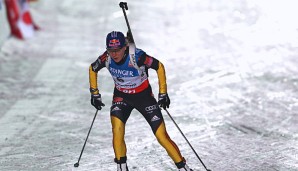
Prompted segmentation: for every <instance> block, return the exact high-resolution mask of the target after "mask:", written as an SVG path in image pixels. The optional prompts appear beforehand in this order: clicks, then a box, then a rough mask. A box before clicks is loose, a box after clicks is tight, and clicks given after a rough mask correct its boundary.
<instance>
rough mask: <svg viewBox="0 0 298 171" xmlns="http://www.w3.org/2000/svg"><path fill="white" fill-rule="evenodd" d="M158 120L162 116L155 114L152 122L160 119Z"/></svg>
mask: <svg viewBox="0 0 298 171" xmlns="http://www.w3.org/2000/svg"><path fill="white" fill-rule="evenodd" d="M158 120H160V118H159V117H158V116H156V115H154V116H153V118H152V119H151V122H154V121H158Z"/></svg>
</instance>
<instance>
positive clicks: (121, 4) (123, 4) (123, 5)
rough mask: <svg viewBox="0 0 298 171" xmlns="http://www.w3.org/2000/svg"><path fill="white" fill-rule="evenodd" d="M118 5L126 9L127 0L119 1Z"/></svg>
mask: <svg viewBox="0 0 298 171" xmlns="http://www.w3.org/2000/svg"><path fill="white" fill-rule="evenodd" d="M119 6H120V8H122V9H126V10H128V6H127V2H120V3H119Z"/></svg>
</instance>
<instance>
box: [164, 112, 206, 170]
mask: <svg viewBox="0 0 298 171" xmlns="http://www.w3.org/2000/svg"><path fill="white" fill-rule="evenodd" d="M164 110H165V111H166V112H167V114H168V115H169V117H170V118H171V120H172V121H173V122H174V124H175V126H176V127H177V128H178V130H179V131H180V133H181V135H182V136H183V137H184V139H185V140H186V142H187V143H188V145H189V146H190V148H191V149H192V151H193V152H194V153H195V155H196V156H197V158H198V159H199V160H200V162H201V163H202V165H203V166H204V168H205V169H206V171H211V170H209V169H207V167H206V166H205V164H204V163H203V161H202V160H201V158H200V157H199V155H198V154H197V152H196V151H195V149H194V148H193V147H192V145H191V144H190V142H189V141H188V140H187V138H186V137H185V135H184V134H183V132H182V131H181V129H180V128H179V126H178V125H177V123H176V122H175V121H174V119H173V117H172V116H171V115H170V113H169V112H168V110H167V109H164Z"/></svg>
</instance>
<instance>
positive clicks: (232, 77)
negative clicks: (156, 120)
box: [0, 0, 298, 171]
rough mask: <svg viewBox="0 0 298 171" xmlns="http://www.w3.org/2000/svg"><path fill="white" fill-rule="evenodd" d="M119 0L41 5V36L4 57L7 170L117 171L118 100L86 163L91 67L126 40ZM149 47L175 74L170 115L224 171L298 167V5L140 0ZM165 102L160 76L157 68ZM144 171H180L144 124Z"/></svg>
mask: <svg viewBox="0 0 298 171" xmlns="http://www.w3.org/2000/svg"><path fill="white" fill-rule="evenodd" d="M118 4H119V1H109V0H100V1H99V0H88V1H82V0H60V1H52V0H39V1H37V2H35V3H31V6H30V7H31V8H30V10H31V14H32V16H33V18H34V20H35V22H36V23H37V24H38V25H39V26H40V27H41V30H40V31H38V32H37V33H36V34H35V37H34V38H31V39H28V40H25V41H20V40H17V39H15V38H10V39H8V40H7V41H6V42H5V43H4V44H3V46H2V47H1V52H0V110H1V111H0V147H1V148H0V170H3V171H11V170H13V171H19V170H24V171H41V170H54V171H57V170H65V171H69V170H74V171H87V170H88V171H91V170H94V171H95V170H96V171H98V170H99V171H115V170H116V164H115V163H114V162H113V158H114V153H113V148H112V134H111V125H110V118H109V106H110V105H111V100H112V90H113V81H112V78H111V77H110V75H109V73H108V72H107V70H106V69H103V70H102V71H101V72H100V73H99V79H98V81H99V86H100V92H101V93H102V97H103V101H104V103H105V104H106V107H104V109H103V110H101V111H99V114H98V116H97V118H96V120H95V123H94V125H93V129H92V131H91V133H90V136H89V139H88V142H87V144H86V147H85V151H84V153H83V156H82V158H81V161H80V166H79V167H78V168H74V167H73V164H74V163H76V162H77V160H78V157H79V154H80V152H81V149H82V146H83V144H84V141H85V138H86V136H87V133H88V130H89V128H90V124H91V121H92V119H93V117H94V114H95V111H96V110H95V109H94V108H93V107H92V106H91V105H90V95H89V82H88V67H89V65H90V64H91V63H92V62H93V61H94V60H95V59H96V58H97V56H98V55H100V54H101V53H103V51H104V50H105V36H106V34H107V33H109V32H110V31H112V30H119V31H123V32H126V31H127V28H126V24H125V20H124V17H123V14H122V11H121V9H120V7H119V6H118ZM128 6H129V10H128V12H129V13H128V18H129V21H130V26H131V28H132V32H133V35H134V38H135V40H136V44H137V46H138V47H139V48H141V49H143V50H144V51H146V52H147V53H148V54H149V55H152V56H154V57H156V58H157V59H159V60H160V61H161V62H163V64H164V65H165V68H166V72H167V83H168V93H169V96H170V98H171V105H170V109H169V112H170V113H171V115H172V116H173V118H174V119H175V120H176V122H177V124H178V125H179V126H180V128H181V130H182V131H183V132H184V134H185V136H186V137H187V138H188V140H189V141H190V143H191V144H192V146H193V147H194V149H195V150H196V152H197V153H198V154H199V156H200V158H201V159H202V161H203V162H204V163H205V165H206V166H207V168H208V169H211V170H212V171H297V170H298V126H297V125H298V116H297V115H298V67H297V64H298V56H297V54H298V48H297V47H298V41H297V40H298V24H297V22H296V21H295V17H296V16H298V12H297V10H296V9H295V7H297V2H296V1H294V0H292V1H291V0H284V1H281V0H273V1H270V2H269V1H257V0H243V1H238V0H217V1H209V0H188V1H170V0H163V1H158V0H152V1H137V0H131V1H128ZM150 82H151V84H152V87H153V90H154V94H155V95H157V94H158V80H157V76H156V73H155V71H153V70H152V71H150ZM163 114H164V118H165V122H166V124H167V130H168V132H169V135H170V136H171V138H172V139H173V140H174V141H175V142H176V143H177V144H178V146H179V148H180V150H181V152H182V154H183V156H184V157H185V158H186V160H187V162H188V164H189V166H190V167H192V168H193V169H194V170H195V171H199V170H201V171H203V170H205V169H204V167H203V166H202V164H201V163H200V161H199V160H198V159H197V157H196V156H195V155H194V153H193V152H192V150H191V148H190V147H189V146H188V144H187V143H186V141H185V140H184V139H183V137H182V136H181V134H180V133H179V131H178V130H177V128H176V127H175V125H174V124H173V122H172V121H171V120H170V118H169V117H168V116H167V114H166V113H165V112H163ZM126 125H127V126H126V144H127V150H128V154H127V157H128V166H129V168H130V170H133V171H172V170H173V171H174V170H177V169H176V168H175V165H174V163H173V162H172V161H171V159H170V157H168V155H167V154H166V152H165V150H164V149H163V148H162V147H161V146H160V145H159V144H158V142H157V141H156V139H155V137H154V135H153V134H152V132H151V130H150V127H149V126H148V125H147V123H146V121H145V120H144V118H143V117H142V116H141V115H140V114H139V113H138V112H137V111H135V110H134V111H133V113H132V115H131V117H130V118H129V120H128V122H127V124H126Z"/></svg>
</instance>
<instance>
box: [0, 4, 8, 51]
mask: <svg viewBox="0 0 298 171" xmlns="http://www.w3.org/2000/svg"><path fill="white" fill-rule="evenodd" d="M9 34H10V29H9V24H8V21H7V17H6V8H5V3H4V0H0V47H1V46H2V44H3V43H4V41H5V40H6V39H7V38H8V36H9Z"/></svg>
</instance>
